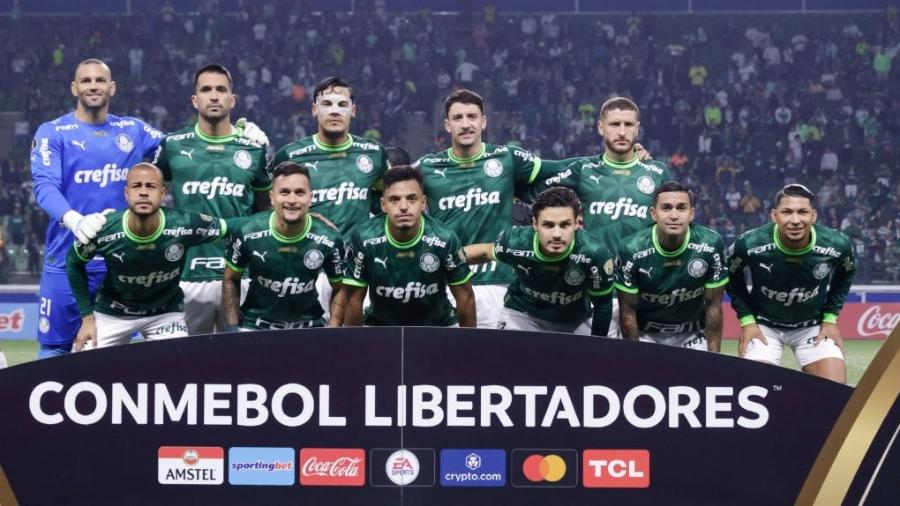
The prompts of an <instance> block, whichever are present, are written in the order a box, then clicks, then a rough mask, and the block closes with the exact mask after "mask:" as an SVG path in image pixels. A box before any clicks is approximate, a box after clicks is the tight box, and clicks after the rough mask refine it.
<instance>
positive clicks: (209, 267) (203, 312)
mask: <svg viewBox="0 0 900 506" xmlns="http://www.w3.org/2000/svg"><path fill="white" fill-rule="evenodd" d="M236 100H237V96H236V95H235V94H234V88H233V81H232V79H231V74H230V73H229V72H228V70H227V69H226V68H225V67H223V66H222V65H219V64H216V63H211V64H209V65H206V66H204V67H202V68H200V69H199V70H198V71H197V73H196V74H195V76H194V94H193V96H191V102H192V104H193V106H194V109H196V111H197V123H196V124H195V125H192V126H190V127H187V128H184V129H182V130H179V131H177V132H174V133H172V134H169V135H167V136H166V138H165V139H164V140H163V141H162V143H161V144H160V146H159V149H158V150H157V153H156V158H155V159H154V163H155V164H157V165H158V166H159V168H160V169H162V171H163V174H164V175H165V178H166V181H167V182H169V183H170V184H171V188H172V196H173V200H174V205H175V207H177V208H180V209H188V210H193V211H198V212H202V213H206V214H210V215H213V216H220V217H223V218H227V219H231V218H237V217H244V216H250V215H251V214H253V212H254V210H263V209H266V208H268V206H269V196H268V191H269V189H270V188H271V186H272V183H271V180H270V179H269V175H268V172H267V170H266V168H267V167H266V165H267V160H266V147H265V145H264V144H263V143H260V142H255V141H253V140H251V139H248V138H245V137H241V136H240V133H241V130H240V128H239V127H237V126H235V125H232V123H231V111H232V110H233V109H234V106H235V103H236ZM224 252H225V243H224V241H218V242H214V243H210V244H208V245H204V246H202V247H198V248H193V249H192V250H191V251H190V252H189V258H188V259H187V270H186V271H185V273H184V276H183V279H182V289H183V290H184V295H185V315H186V317H187V320H186V321H187V325H188V331H189V332H190V333H191V335H194V334H210V333H213V332H221V331H222V329H224V327H225V313H224V311H222V276H223V272H224V270H225V258H224V256H223V255H224ZM245 285H246V282H245Z"/></svg>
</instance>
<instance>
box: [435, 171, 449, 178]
mask: <svg viewBox="0 0 900 506" xmlns="http://www.w3.org/2000/svg"><path fill="white" fill-rule="evenodd" d="M434 173H435V174H440V175H441V177H442V178H444V179H447V169H444V170H438V169H434Z"/></svg>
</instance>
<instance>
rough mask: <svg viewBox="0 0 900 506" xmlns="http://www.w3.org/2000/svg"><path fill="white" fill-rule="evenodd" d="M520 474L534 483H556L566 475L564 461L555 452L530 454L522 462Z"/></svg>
mask: <svg viewBox="0 0 900 506" xmlns="http://www.w3.org/2000/svg"><path fill="white" fill-rule="evenodd" d="M522 474H524V475H525V478H527V479H528V480H529V481H531V482H534V483H539V482H544V481H546V482H550V483H556V482H558V481H559V480H561V479H563V477H565V476H566V461H565V460H563V458H562V457H560V456H559V455H555V454H550V455H537V454H536V455H530V456H529V457H527V458H526V459H525V461H524V462H522Z"/></svg>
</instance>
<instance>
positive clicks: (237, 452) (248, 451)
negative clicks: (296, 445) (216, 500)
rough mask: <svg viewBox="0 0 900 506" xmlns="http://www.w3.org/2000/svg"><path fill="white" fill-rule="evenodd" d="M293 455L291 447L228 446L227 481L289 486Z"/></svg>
mask: <svg viewBox="0 0 900 506" xmlns="http://www.w3.org/2000/svg"><path fill="white" fill-rule="evenodd" d="M294 455H295V454H294V449H293V448H258V447H235V448H229V449H228V462H229V466H228V483H229V484H231V485H282V486H291V485H293V484H294Z"/></svg>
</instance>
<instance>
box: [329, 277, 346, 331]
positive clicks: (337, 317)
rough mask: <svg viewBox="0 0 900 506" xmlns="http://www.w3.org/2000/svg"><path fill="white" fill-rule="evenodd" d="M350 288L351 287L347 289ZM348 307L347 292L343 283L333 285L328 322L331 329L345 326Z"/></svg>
mask: <svg viewBox="0 0 900 506" xmlns="http://www.w3.org/2000/svg"><path fill="white" fill-rule="evenodd" d="M347 288H349V287H347ZM346 305H347V291H346V290H345V288H344V285H342V284H341V283H331V304H330V306H329V313H330V314H331V316H330V317H329V320H328V326H329V327H340V326H341V325H343V324H344V308H345V307H346Z"/></svg>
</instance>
